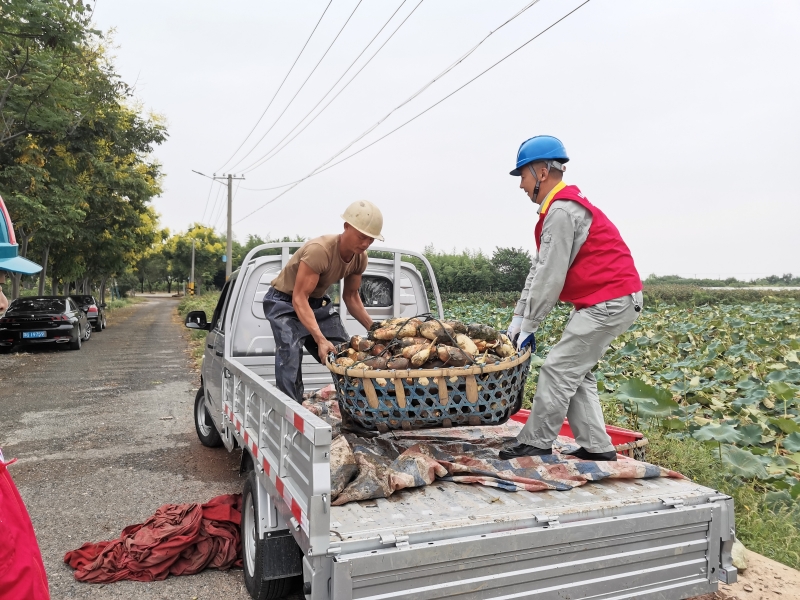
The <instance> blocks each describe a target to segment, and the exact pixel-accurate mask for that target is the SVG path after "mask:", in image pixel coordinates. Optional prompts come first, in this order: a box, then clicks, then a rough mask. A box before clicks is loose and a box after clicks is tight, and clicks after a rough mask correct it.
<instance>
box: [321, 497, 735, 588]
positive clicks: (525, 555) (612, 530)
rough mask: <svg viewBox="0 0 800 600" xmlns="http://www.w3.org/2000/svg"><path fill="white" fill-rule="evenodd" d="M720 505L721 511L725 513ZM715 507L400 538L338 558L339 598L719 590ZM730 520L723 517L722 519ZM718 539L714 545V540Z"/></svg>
mask: <svg viewBox="0 0 800 600" xmlns="http://www.w3.org/2000/svg"><path fill="white" fill-rule="evenodd" d="M717 506H718V505H717ZM715 514H716V515H717V516H719V515H720V513H719V508H718V507H717V508H716V509H715V505H714V504H704V505H697V506H686V507H679V508H672V509H667V510H662V511H652V512H647V513H639V514H633V515H624V516H618V517H607V518H600V519H591V520H586V521H576V522H569V523H563V524H560V523H559V522H558V520H557V518H552V519H549V520H543V522H542V525H541V526H539V527H533V528H527V529H522V530H517V531H508V532H501V533H489V534H484V535H475V536H467V537H461V538H455V539H448V540H443V541H434V542H432V541H420V542H419V543H415V540H414V539H413V538H412V539H410V540H409V539H408V537H407V536H402V535H395V534H391V533H387V534H385V536H381V539H382V540H383V539H384V538H385V539H386V540H387V541H393V542H394V544H393V545H392V546H391V547H388V548H385V549H381V550H370V551H365V552H357V553H351V554H341V555H339V556H337V557H336V558H335V559H334V563H333V579H332V582H331V583H332V592H333V593H332V594H331V597H332V598H335V599H336V600H341V599H350V598H353V599H364V600H366V599H370V600H390V599H395V598H397V599H399V598H408V599H410V598H414V599H416V600H426V599H434V598H460V599H465V600H466V599H469V600H478V599H495V600H501V599H502V600H506V599H508V600H510V599H512V598H529V597H535V598H536V599H537V600H551V599H552V600H556V599H558V600H564V599H565V598H570V599H579V598H583V599H596V600H622V599H625V598H635V599H637V600H645V599H648V600H655V599H659V600H670V599H675V600H677V599H680V598H686V597H690V596H694V595H701V594H707V593H711V592H714V591H716V589H717V578H718V575H719V573H718V571H719V566H720V543H719V541H720V532H719V531H718V530H719V528H720V525H721V523H719V522H717V523H714V522H712V521H713V520H714V515H715ZM719 520H720V519H719V518H717V521H719ZM710 540H713V541H711V542H710Z"/></svg>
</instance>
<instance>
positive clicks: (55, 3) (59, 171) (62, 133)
mask: <svg viewBox="0 0 800 600" xmlns="http://www.w3.org/2000/svg"><path fill="white" fill-rule="evenodd" d="M0 21H1V22H2V27H0V56H2V62H3V65H4V67H3V71H2V75H0V87H1V88H2V90H0V117H2V127H0V192H1V193H2V195H3V197H4V200H5V201H6V205H7V207H8V209H9V211H10V213H11V218H12V220H13V221H14V224H15V230H16V238H17V241H18V242H19V244H20V254H21V255H22V256H27V257H29V258H31V259H33V260H35V261H36V262H39V263H41V264H42V265H43V266H44V267H45V270H44V271H43V272H42V274H41V276H39V277H38V283H39V285H38V292H39V293H40V294H43V293H44V289H45V286H44V284H45V281H48V280H49V282H50V284H51V285H50V288H51V290H50V291H51V293H54V294H57V293H59V291H61V290H62V288H63V290H64V291H68V290H69V289H70V287H71V286H74V289H77V290H78V291H81V290H83V291H88V290H89V289H90V286H91V284H93V283H99V287H100V294H99V295H100V296H101V298H103V297H104V292H105V283H106V281H107V279H108V278H109V277H113V276H119V275H122V274H123V273H124V272H125V271H126V269H127V268H128V267H129V265H131V264H133V263H134V262H135V260H136V257H137V255H138V254H140V253H141V252H142V251H143V250H144V249H145V248H147V247H149V245H150V244H152V243H153V242H154V241H155V239H156V238H157V237H158V235H159V232H158V219H157V215H156V214H155V212H154V211H153V210H152V208H151V207H150V206H149V203H150V201H151V200H152V198H153V197H155V196H157V195H158V194H159V193H160V192H161V188H160V178H161V169H160V165H159V164H158V163H157V162H156V161H155V160H153V159H152V158H151V157H150V153H151V152H152V150H153V148H154V147H155V146H156V145H158V144H161V143H162V142H163V141H164V140H165V139H166V135H167V134H166V131H165V128H164V126H163V124H162V122H161V120H160V119H159V118H158V117H154V116H148V115H142V114H141V113H140V109H139V108H138V107H137V106H136V105H135V104H133V103H132V102H131V97H132V90H131V88H130V87H129V86H128V85H127V84H125V83H124V82H123V81H121V79H120V78H119V76H118V75H117V74H116V73H115V70H114V65H113V63H112V61H111V58H110V56H109V55H108V53H107V50H106V46H105V43H106V40H105V38H104V37H103V36H102V35H101V34H100V33H99V32H97V31H95V30H94V29H92V27H91V23H90V21H91V8H90V7H89V6H88V5H87V4H84V3H83V2H72V1H69V2H68V1H65V0H6V1H4V2H3V3H2V5H0ZM33 281H34V280H31V279H26V280H25V281H24V284H25V285H27V286H28V287H30V285H31V283H32V282H33ZM21 284H23V281H21V277H20V276H16V277H14V279H13V282H12V285H11V288H12V290H11V297H12V298H15V297H17V296H18V295H19V291H20V286H21Z"/></svg>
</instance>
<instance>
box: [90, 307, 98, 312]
mask: <svg viewBox="0 0 800 600" xmlns="http://www.w3.org/2000/svg"><path fill="white" fill-rule="evenodd" d="M89 312H90V313H95V314H97V307H96V306H90V307H89Z"/></svg>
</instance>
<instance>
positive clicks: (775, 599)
mask: <svg viewBox="0 0 800 600" xmlns="http://www.w3.org/2000/svg"><path fill="white" fill-rule="evenodd" d="M799 599H800V571H797V570H795V569H792V568H790V567H787V566H786V565H783V564H781V563H779V562H775V561H774V560H772V559H770V558H767V557H766V556H762V555H761V554H756V553H755V552H750V551H749V550H748V551H747V569H746V570H744V571H742V572H740V573H739V580H738V581H737V582H736V583H734V584H733V585H725V584H720V586H719V591H718V592H717V593H716V594H710V595H706V596H700V597H699V598H694V599H692V600H799Z"/></svg>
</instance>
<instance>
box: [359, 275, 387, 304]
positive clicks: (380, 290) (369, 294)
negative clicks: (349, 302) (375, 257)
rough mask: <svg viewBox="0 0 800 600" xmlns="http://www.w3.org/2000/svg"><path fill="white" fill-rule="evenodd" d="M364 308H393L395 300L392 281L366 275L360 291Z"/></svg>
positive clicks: (362, 280)
mask: <svg viewBox="0 0 800 600" xmlns="http://www.w3.org/2000/svg"><path fill="white" fill-rule="evenodd" d="M358 293H359V295H360V296H361V302H363V303H364V306H365V307H367V308H369V307H370V306H380V307H386V306H391V305H392V302H393V300H394V286H393V285H392V282H391V280H389V279H387V278H386V277H378V276H377V275H364V276H363V277H362V278H361V287H360V288H359V290H358Z"/></svg>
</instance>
